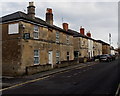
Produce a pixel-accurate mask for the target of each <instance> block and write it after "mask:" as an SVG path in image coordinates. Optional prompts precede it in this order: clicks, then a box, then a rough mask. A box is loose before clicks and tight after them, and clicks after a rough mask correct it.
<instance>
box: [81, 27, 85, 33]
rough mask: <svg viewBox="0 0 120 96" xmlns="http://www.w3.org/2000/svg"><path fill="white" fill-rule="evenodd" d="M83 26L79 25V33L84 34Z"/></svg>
mask: <svg viewBox="0 0 120 96" xmlns="http://www.w3.org/2000/svg"><path fill="white" fill-rule="evenodd" d="M84 30H85V29H84V28H82V26H81V27H80V33H81V34H82V35H84Z"/></svg>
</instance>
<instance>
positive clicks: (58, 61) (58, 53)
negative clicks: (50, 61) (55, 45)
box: [56, 51, 60, 64]
mask: <svg viewBox="0 0 120 96" xmlns="http://www.w3.org/2000/svg"><path fill="white" fill-rule="evenodd" d="M59 63H60V52H59V51H57V52H56V64H59Z"/></svg>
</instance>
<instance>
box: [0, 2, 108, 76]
mask: <svg viewBox="0 0 120 96" xmlns="http://www.w3.org/2000/svg"><path fill="white" fill-rule="evenodd" d="M27 8H28V13H27V14H25V13H23V12H20V11H19V12H16V13H13V14H10V15H7V16H5V17H3V18H2V19H1V20H2V23H1V24H0V26H2V32H1V33H0V34H2V74H3V75H11V76H17V75H24V74H34V73H37V72H41V71H45V70H51V69H53V68H56V67H58V68H59V67H65V66H70V65H73V64H76V63H78V61H80V62H86V61H87V58H91V57H93V56H96V55H101V54H108V53H110V46H109V45H108V44H106V43H101V42H98V41H96V40H94V39H92V38H91V33H89V34H87V36H86V35H84V28H82V27H81V28H80V33H78V32H76V31H73V30H70V29H68V24H67V23H63V29H62V28H60V27H57V26H55V25H53V13H52V9H50V8H47V12H46V21H44V20H41V19H40V18H36V17H35V6H34V3H33V2H30V3H29V6H28V7H27ZM76 59H77V60H76Z"/></svg>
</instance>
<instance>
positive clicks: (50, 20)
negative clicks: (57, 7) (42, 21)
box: [46, 8, 53, 25]
mask: <svg viewBox="0 0 120 96" xmlns="http://www.w3.org/2000/svg"><path fill="white" fill-rule="evenodd" d="M46 22H47V23H49V24H50V25H53V14H52V9H51V8H47V10H46Z"/></svg>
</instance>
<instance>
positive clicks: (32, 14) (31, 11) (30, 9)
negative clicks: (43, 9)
mask: <svg viewBox="0 0 120 96" xmlns="http://www.w3.org/2000/svg"><path fill="white" fill-rule="evenodd" d="M27 14H28V16H29V17H30V18H33V19H34V18H35V6H34V2H29V6H28V7H27Z"/></svg>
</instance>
